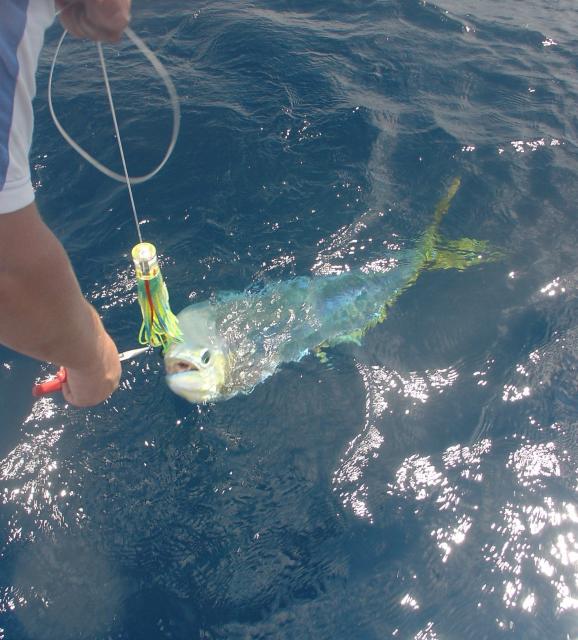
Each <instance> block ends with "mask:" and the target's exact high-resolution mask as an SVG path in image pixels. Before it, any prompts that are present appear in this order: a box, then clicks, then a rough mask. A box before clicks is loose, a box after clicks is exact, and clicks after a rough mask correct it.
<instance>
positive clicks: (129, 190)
mask: <svg viewBox="0 0 578 640" xmlns="http://www.w3.org/2000/svg"><path fill="white" fill-rule="evenodd" d="M96 46H97V48H98V57H99V58H100V66H101V67H102V75H103V78H104V86H105V87H106V95H107V96H108V104H109V105H110V113H111V115H112V121H113V123H114V131H115V133H116V141H117V142H118V151H119V153H120V159H121V160H122V168H123V170H124V176H125V179H126V188H127V190H128V197H129V198H130V204H131V207H132V214H133V216H134V223H135V225H136V232H137V235H138V241H139V243H142V241H143V240H142V233H141V230H140V220H139V219H138V214H137V212H136V205H135V203H134V196H133V195H132V187H131V186H130V179H129V175H128V168H127V166H126V158H125V157H124V149H123V147H122V138H121V137H120V131H119V129H118V121H117V119H116V110H115V108H114V101H113V99H112V92H111V90H110V83H109V81H108V73H107V71H106V62H105V60H104V54H103V53H102V45H101V44H100V42H97V43H96Z"/></svg>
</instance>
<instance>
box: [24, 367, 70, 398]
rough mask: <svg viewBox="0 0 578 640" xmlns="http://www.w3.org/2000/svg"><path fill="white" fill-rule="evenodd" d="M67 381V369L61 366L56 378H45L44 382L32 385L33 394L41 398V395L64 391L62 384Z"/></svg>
mask: <svg viewBox="0 0 578 640" xmlns="http://www.w3.org/2000/svg"><path fill="white" fill-rule="evenodd" d="M65 382H66V369H65V368H64V367H60V369H59V370H58V373H57V374H56V378H52V379H51V380H45V381H44V382H39V383H38V384H35V385H34V386H33V387H32V395H33V396H34V397H35V398H39V397H40V396H47V395H49V394H50V393H56V392H57V391H62V385H63V383H65Z"/></svg>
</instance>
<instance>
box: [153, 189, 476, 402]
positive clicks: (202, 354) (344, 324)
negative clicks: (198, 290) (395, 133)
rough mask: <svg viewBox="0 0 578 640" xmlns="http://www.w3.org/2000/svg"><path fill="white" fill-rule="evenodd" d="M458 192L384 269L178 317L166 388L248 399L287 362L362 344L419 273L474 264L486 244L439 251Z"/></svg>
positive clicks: (295, 282)
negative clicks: (178, 335) (440, 230)
mask: <svg viewBox="0 0 578 640" xmlns="http://www.w3.org/2000/svg"><path fill="white" fill-rule="evenodd" d="M458 185H459V182H458V181H454V183H453V184H452V188H451V189H450V192H449V193H448V195H447V196H446V198H445V199H444V200H442V201H441V202H440V204H439V205H438V208H437V209H436V213H435V215H434V223H433V224H432V226H431V227H430V228H429V229H428V230H427V231H426V233H425V234H424V236H423V237H422V239H421V241H420V242H419V243H418V244H417V245H416V247H414V248H413V249H406V250H401V251H395V252H391V253H390V254H388V256H386V257H387V260H386V261H385V262H384V261H383V260H382V261H380V262H381V264H382V265H383V264H386V265H387V266H386V268H385V269H384V268H383V267H382V268H381V270H380V271H372V270H370V269H368V268H361V269H357V270H350V271H345V272H343V273H341V274H338V275H329V276H312V277H307V276H301V277H296V278H292V279H289V280H286V281H281V282H276V283H271V284H267V285H265V286H264V287H262V288H261V289H260V290H258V291H246V292H232V293H221V294H217V295H215V296H214V297H213V298H212V299H210V300H208V301H205V302H201V303H197V304H193V305H191V306H189V307H187V308H186V309H184V310H183V311H181V313H180V314H179V315H178V320H179V325H180V328H181V331H182V333H183V336H184V340H183V342H179V343H173V344H172V345H171V346H170V347H169V349H168V350H167V352H166V354H165V366H166V370H167V383H168V385H169V387H170V388H171V389H172V390H173V391H174V392H175V393H177V394H178V395H181V396H183V397H185V398H186V399H187V400H189V401H191V402H207V401H214V400H220V399H227V398H230V397H232V396H234V395H236V394H238V393H249V392H250V391H251V390H252V389H253V388H254V387H255V386H256V385H257V384H258V383H260V382H262V381H263V380H265V379H266V378H267V377H269V376H271V375H272V374H273V373H274V372H275V370H276V369H277V368H278V367H279V365H281V364H282V363H284V362H297V361H299V360H300V359H301V358H303V357H304V356H305V355H306V354H307V353H309V352H312V351H315V350H319V349H320V348H324V347H328V346H332V345H336V344H339V343H343V342H351V341H354V342H359V340H360V339H361V337H362V336H363V334H364V333H365V332H366V331H367V330H368V328H370V327H372V326H374V325H375V324H377V323H378V322H380V321H381V320H383V319H384V317H385V313H386V310H387V308H388V307H389V306H391V305H392V304H393V303H394V302H395V300H396V299H397V298H398V296H399V295H400V294H401V293H402V292H403V291H404V290H405V289H406V288H407V287H408V286H410V285H411V284H412V283H413V282H415V280H416V279H417V277H418V276H419V274H420V272H421V271H422V270H423V269H425V268H428V267H429V268H448V267H456V268H463V267H464V266H468V264H471V263H472V262H474V261H475V256H474V253H475V252H476V251H477V250H479V249H480V248H481V247H482V246H483V243H477V242H476V241H471V240H468V241H467V242H466V241H465V240H464V241H462V245H461V247H462V249H463V248H464V247H467V248H468V250H469V252H468V253H467V254H466V253H465V252H464V251H462V255H458V253H455V254H454V253H452V252H450V251H448V250H441V249H440V248H436V245H437V227H438V226H439V221H440V220H441V216H442V215H443V213H445V211H446V210H447V208H448V206H449V202H450V201H451V198H452V197H453V195H454V193H455V191H456V190H457V186H458ZM452 190H453V191H452ZM464 243H465V244H464ZM471 250H473V252H474V253H472V251H471ZM477 258H479V255H478V256H477Z"/></svg>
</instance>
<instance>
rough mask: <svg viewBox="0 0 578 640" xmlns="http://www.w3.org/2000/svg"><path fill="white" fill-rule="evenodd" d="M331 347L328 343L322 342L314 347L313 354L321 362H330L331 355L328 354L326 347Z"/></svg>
mask: <svg viewBox="0 0 578 640" xmlns="http://www.w3.org/2000/svg"><path fill="white" fill-rule="evenodd" d="M328 347H329V345H327V344H320V345H319V346H318V347H316V348H315V349H313V354H314V355H315V357H316V358H317V359H318V360H319V362H321V364H329V356H328V355H327V351H326V349H327V348H328Z"/></svg>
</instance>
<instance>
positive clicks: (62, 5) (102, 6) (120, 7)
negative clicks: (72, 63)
mask: <svg viewBox="0 0 578 640" xmlns="http://www.w3.org/2000/svg"><path fill="white" fill-rule="evenodd" d="M56 6H57V7H58V8H59V9H60V10H61V13H60V21H61V22H62V26H63V27H64V28H65V29H66V30H67V31H70V33H72V34H73V35H75V36H76V37H78V38H88V39H89V40H96V41H104V42H118V40H120V38H121V36H122V33H123V31H124V30H125V28H126V27H127V26H128V23H129V21H130V6H131V0H56Z"/></svg>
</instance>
